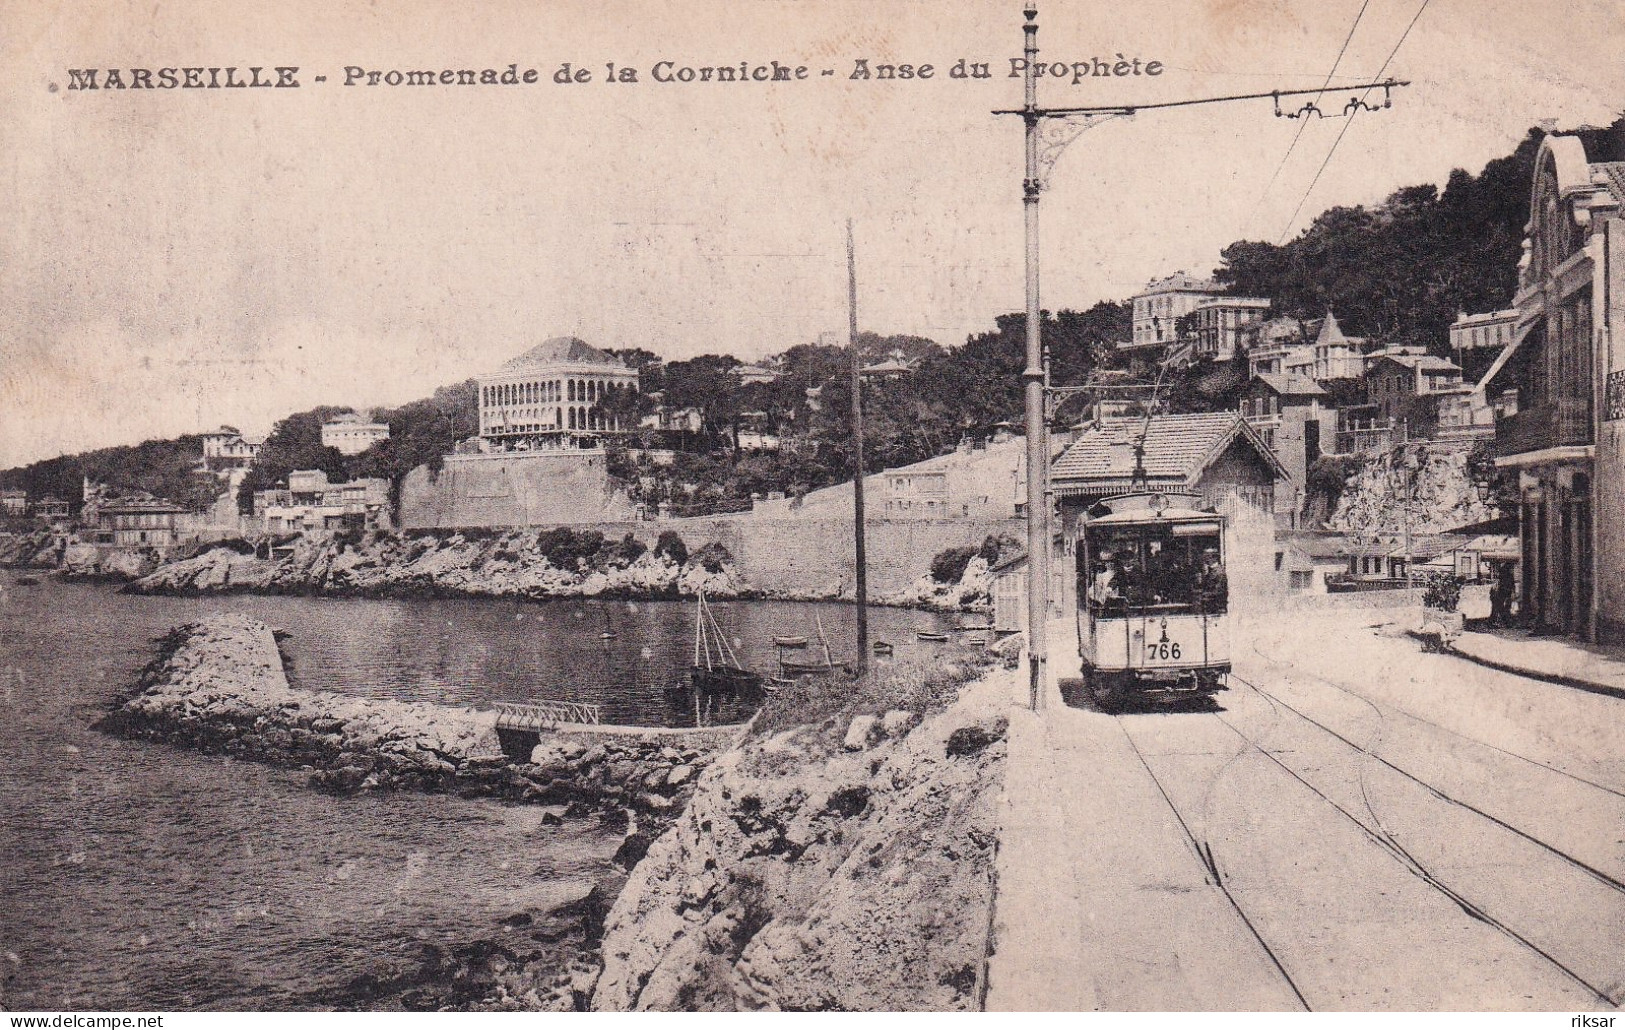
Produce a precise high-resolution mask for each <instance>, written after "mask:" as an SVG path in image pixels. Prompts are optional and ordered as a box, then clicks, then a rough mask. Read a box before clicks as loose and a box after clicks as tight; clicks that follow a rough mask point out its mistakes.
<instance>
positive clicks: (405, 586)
mask: <svg viewBox="0 0 1625 1030" xmlns="http://www.w3.org/2000/svg"><path fill="white" fill-rule="evenodd" d="M542 541H543V531H540V530H533V529H525V530H513V531H510V532H506V533H499V534H481V535H470V536H464V535H462V534H452V535H449V536H437V535H430V534H418V535H409V536H403V535H396V534H392V533H374V534H369V535H368V536H366V537H364V538H362V539H361V540H351V539H345V538H344V537H342V536H333V537H321V536H309V537H306V536H301V537H298V538H295V540H294V541H293V543H292V546H291V548H289V549H288V551H287V552H286V553H282V554H280V555H279V556H277V557H274V558H261V557H256V556H255V555H254V554H243V553H240V549H239V548H234V547H226V546H221V547H214V548H212V549H210V550H207V551H204V552H203V553H201V554H198V555H196V556H194V557H191V558H187V559H184V560H182V561H177V562H172V563H170V564H167V565H163V566H161V567H158V568H156V569H155V570H152V571H151V574H150V575H146V576H144V577H143V578H141V579H140V580H138V581H136V582H135V583H132V584H131V585H130V586H129V588H128V589H129V590H130V591H131V592H133V593H144V594H200V593H277V594H330V595H337V596H343V597H417V596H468V597H531V598H549V597H637V598H661V597H691V596H694V595H695V594H697V593H699V592H700V591H701V590H703V591H705V593H706V594H707V595H708V596H710V597H715V598H731V597H739V596H742V595H744V594H746V593H748V591H747V589H746V588H745V586H744V585H743V584H741V583H740V582H739V581H738V579H737V578H736V577H735V575H734V574H733V572H732V571H731V570H730V567H729V565H728V562H727V560H726V558H725V556H718V555H716V554H713V553H709V552H708V551H706V550H703V549H702V550H700V551H698V552H696V553H695V554H694V555H693V556H691V557H690V558H689V559H688V560H687V561H686V562H685V563H683V564H677V563H675V562H673V561H672V560H671V559H670V558H669V557H667V556H663V555H656V554H655V553H654V552H652V551H644V552H643V553H641V554H639V555H637V557H635V558H630V557H626V556H624V555H622V556H616V555H615V554H613V553H611V551H605V552H604V553H603V555H602V556H601V557H595V558H594V559H592V560H584V561H578V560H562V559H560V560H558V563H557V564H555V559H552V558H550V557H549V556H548V555H547V554H546V553H545V551H544V546H543V542H542Z"/></svg>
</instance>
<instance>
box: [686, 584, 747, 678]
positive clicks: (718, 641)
mask: <svg viewBox="0 0 1625 1030" xmlns="http://www.w3.org/2000/svg"><path fill="white" fill-rule="evenodd" d="M688 681H689V683H691V684H693V687H694V689H695V691H697V692H699V693H702V694H740V693H750V692H754V691H759V690H761V689H762V675H761V673H757V672H751V671H750V670H749V669H747V668H745V667H744V666H742V665H740V664H739V658H738V656H737V655H735V654H734V649H733V646H732V645H731V644H729V643H728V638H727V637H726V636H724V635H723V632H722V627H721V626H718V625H717V618H716V616H715V615H712V614H711V606H710V605H708V604H706V603H705V594H704V593H703V592H702V593H701V594H700V597H699V610H698V611H697V612H696V613H695V617H694V664H693V665H691V666H690V667H689V670H688Z"/></svg>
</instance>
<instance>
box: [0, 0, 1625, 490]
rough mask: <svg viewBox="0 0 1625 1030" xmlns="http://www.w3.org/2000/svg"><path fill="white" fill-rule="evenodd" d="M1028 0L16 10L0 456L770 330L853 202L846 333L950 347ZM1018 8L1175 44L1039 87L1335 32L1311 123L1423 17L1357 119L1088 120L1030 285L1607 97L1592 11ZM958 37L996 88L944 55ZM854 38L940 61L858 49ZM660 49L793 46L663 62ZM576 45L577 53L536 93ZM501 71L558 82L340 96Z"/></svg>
mask: <svg viewBox="0 0 1625 1030" xmlns="http://www.w3.org/2000/svg"><path fill="white" fill-rule="evenodd" d="M1022 6H1023V5H1022V4H1021V3H1019V2H1009V0H996V2H994V0H985V2H984V0H964V2H951V3H950V2H947V0H932V2H921V0H861V2H839V0H817V2H814V0H731V2H718V0H684V2H681V3H679V2H676V0H594V2H590V3H586V2H574V0H542V2H537V0H513V2H508V0H476V2H472V3H459V4H452V3H430V2H427V0H374V2H372V3H368V4H361V3H335V2H332V0H277V2H274V3H264V2H259V0H239V2H235V3H233V4H230V5H221V4H214V3H208V2H203V0H166V2H164V3H153V2H151V0H143V2H140V3H135V2H130V3H122V2H109V0H90V2H86V3H81V4H72V5H55V4H45V3H40V2H38V0H0V24H4V25H6V27H7V31H6V32H5V33H4V34H0V205H4V207H0V467H8V466H13V465H16V464H20V463H24V462H27V461H32V460H37V459H40V458H44V457H50V456H53V455H55V454H58V453H71V452H74V451H78V450H83V449H86V448H91V447H98V446H107V445H111V444H119V443H135V442H139V441H140V440H142V439H146V438H152V437H164V436H173V435H176V434H179V433H183V432H198V431H203V430H206V429H210V428H213V427H215V426H218V425H220V424H222V423H227V424H231V425H234V426H237V427H239V428H242V429H244V430H247V431H249V432H264V431H265V430H267V429H269V428H270V426H271V424H272V423H273V422H274V421H275V420H276V419H277V418H279V417H281V416H283V415H285V414H288V413H290V412H293V411H298V410H303V409H306V408H309V407H312V406H314V405H317V404H343V405H351V406H355V407H357V408H360V409H366V408H368V407H372V406H388V405H394V404H399V403H403V402H405V401H408V400H412V399H415V398H418V397H422V396H425V395H427V394H428V393H430V392H431V391H432V390H433V389H434V388H435V387H436V386H440V385H444V384H447V383H452V382H457V381H460V380H463V379H466V378H469V377H470V376H473V375H475V374H478V373H480V372H482V371H487V370H490V369H492V368H495V367H496V366H497V365H499V364H501V363H502V362H503V361H505V360H507V359H508V358H509V357H512V356H513V355H515V354H518V353H520V352H522V351H524V350H526V349H528V348H529V347H531V346H533V345H534V344H535V343H538V342H540V341H541V340H543V339H546V338H547V337H551V336H557V335H575V336H580V337H581V338H583V339H585V340H586V341H588V342H589V343H592V344H594V345H597V346H600V347H644V348H647V349H649V350H652V351H655V352H657V353H659V354H662V355H664V356H666V357H668V358H683V357H689V356H693V355H695V354H700V353H706V352H724V353H732V354H736V355H738V356H739V357H741V358H744V359H752V358H758V357H761V356H763V355H766V354H771V353H776V352H779V351H782V350H784V349H785V348H787V347H790V346H793V345H795V344H797V343H806V342H813V341H816V340H817V339H818V338H819V335H820V333H823V332H828V331H837V332H841V333H844V329H845V326H846V264H845V237H844V233H845V224H846V220H847V219H848V218H850V219H852V220H853V222H854V225H855V235H856V240H857V254H858V278H859V297H858V304H859V312H860V314H859V318H860V322H861V324H862V326H863V327H864V328H866V329H874V330H876V331H879V332H882V333H913V334H918V335H923V336H928V337H931V338H933V339H935V340H937V341H938V342H939V343H942V344H944V345H952V344H955V343H959V342H962V341H963V340H964V339H965V337H966V336H967V335H968V334H971V333H975V332H980V331H983V330H986V329H989V328H991V327H992V324H993V319H994V317H995V316H996V315H998V314H1000V313H1003V312H1008V311H1018V310H1020V309H1021V308H1022V306H1023V303H1024V301H1023V298H1024V292H1023V278H1022V276H1023V253H1024V251H1023V238H1022V211H1021V208H1022V205H1021V200H1020V197H1021V179H1022V127H1021V122H1020V119H1019V118H1012V117H996V116H994V115H993V114H992V113H991V112H992V111H993V110H994V109H996V108H1011V107H1017V106H1019V105H1020V103H1021V89H1022V83H1021V79H1020V78H1019V77H1014V78H1012V77H1010V74H1009V73H1010V59H1011V58H1012V57H1018V56H1019V55H1020V50H1021V44H1022V31H1021V22H1022V15H1021V10H1020V8H1021V7H1022ZM1038 7H1039V17H1038V23H1039V26H1040V28H1039V46H1040V49H1041V54H1040V59H1041V60H1045V61H1061V62H1063V63H1066V64H1068V65H1070V64H1071V63H1073V62H1079V61H1089V60H1091V59H1093V58H1101V59H1103V60H1104V61H1105V62H1108V63H1111V64H1116V63H1117V60H1118V59H1119V57H1121V58H1123V59H1124V60H1126V61H1128V62H1133V61H1134V60H1136V59H1138V60H1139V61H1140V62H1141V66H1142V68H1143V67H1144V66H1145V64H1146V62H1150V61H1158V62H1160V63H1161V65H1162V74H1160V75H1158V76H1155V77H1152V76H1146V75H1143V74H1142V75H1139V76H1134V75H1128V76H1123V77H1116V76H1106V77H1095V76H1090V77H1085V78H1083V79H1081V80H1080V81H1077V82H1073V81H1072V77H1071V75H1070V74H1069V75H1067V76H1066V77H1064V78H1053V77H1046V78H1045V79H1044V80H1043V81H1042V83H1041V85H1040V92H1039V100H1040V103H1041V104H1044V105H1048V106H1067V105H1077V106H1082V105H1093V104H1143V103H1154V102H1158V101H1165V100H1173V99H1179V98H1189V97H1205V96H1219V95H1229V94H1236V93H1253V92H1263V91H1268V90H1271V89H1302V88H1318V87H1320V86H1321V85H1322V83H1323V82H1325V81H1326V79H1327V76H1328V73H1330V72H1331V71H1332V68H1333V65H1334V61H1335V62H1336V66H1337V75H1336V76H1335V77H1334V78H1333V79H1332V83H1333V87H1334V88H1332V89H1331V90H1329V91H1328V92H1327V94H1326V98H1325V100H1323V101H1322V103H1321V105H1320V106H1321V107H1322V108H1323V109H1326V110H1329V111H1333V112H1335V111H1340V110H1341V109H1342V107H1343V105H1344V104H1345V103H1346V102H1347V100H1348V99H1349V96H1350V94H1349V93H1348V91H1346V90H1344V91H1338V90H1337V89H1336V88H1335V86H1336V85H1337V84H1339V83H1342V84H1349V83H1355V82H1360V81H1365V80H1366V79H1367V78H1369V77H1371V76H1373V75H1375V74H1376V73H1377V72H1378V70H1379V69H1381V68H1382V67H1383V65H1384V62H1385V60H1387V59H1388V57H1389V54H1390V53H1391V52H1393V51H1394V47H1395V45H1396V44H1397V43H1399V41H1400V39H1401V36H1402V34H1404V33H1405V32H1406V26H1407V25H1408V24H1410V23H1411V21H1412V19H1413V17H1415V16H1416V14H1417V11H1418V10H1419V9H1421V12H1422V13H1421V15H1420V17H1419V18H1417V19H1416V21H1415V24H1414V27H1413V28H1412V29H1411V30H1410V31H1409V33H1408V35H1405V36H1404V42H1403V45H1402V46H1400V48H1399V50H1398V51H1397V53H1394V55H1393V57H1392V61H1391V63H1389V64H1388V66H1387V71H1386V73H1385V74H1387V75H1392V76H1395V77H1397V78H1400V79H1405V80H1409V81H1410V82H1411V85H1410V86H1408V87H1406V88H1402V89H1396V90H1395V91H1394V92H1393V106H1392V107H1391V108H1388V109H1385V110H1382V111H1380V112H1376V113H1362V114H1360V115H1359V116H1357V117H1355V118H1354V119H1352V120H1344V119H1338V118H1327V119H1314V118H1310V119H1306V120H1303V121H1300V120H1295V119H1289V118H1284V117H1276V116H1275V113H1274V108H1273V105H1272V103H1271V101H1269V100H1268V99H1265V100H1255V101H1247V102H1240V103H1229V104H1221V105H1213V106H1200V107H1189V108H1180V109H1174V110H1166V111H1148V112H1142V113H1140V114H1138V115H1136V116H1135V117H1133V118H1129V119H1115V120H1111V121H1106V122H1102V123H1099V124H1097V125H1095V126H1094V127H1092V128H1090V129H1088V130H1087V131H1085V132H1083V133H1082V134H1081V135H1079V136H1078V137H1077V138H1076V139H1075V140H1074V141H1073V142H1072V143H1071V144H1070V146H1068V147H1067V148H1066V149H1065V150H1064V151H1063V152H1062V153H1061V155H1060V156H1059V158H1058V160H1057V161H1056V163H1055V165H1054V167H1053V169H1052V170H1051V173H1050V175H1049V177H1048V180H1047V189H1046V190H1045V192H1044V194H1043V199H1042V202H1041V204H1040V220H1041V230H1040V239H1041V255H1042V270H1043V271H1042V290H1043V303H1044V306H1045V307H1046V308H1049V309H1052V310H1054V309H1061V308H1068V307H1070V308H1079V309H1081V308H1085V307H1088V306H1089V305H1091V304H1093V303H1095V302H1096V301H1099V300H1119V299H1126V298H1127V297H1129V296H1131V295H1132V294H1133V293H1135V292H1136V291H1137V290H1138V289H1139V288H1141V287H1142V286H1143V285H1144V283H1145V282H1146V281H1147V280H1148V279H1150V278H1153V277H1156V276H1161V275H1166V274H1169V273H1171V272H1174V271H1176V270H1181V269H1183V270H1188V271H1192V272H1197V273H1203V274H1205V273H1207V272H1209V271H1211V270H1212V269H1213V268H1214V267H1215V266H1216V265H1217V264H1218V260H1219V251H1220V250H1221V249H1222V248H1223V247H1224V246H1226V245H1227V244H1229V243H1230V242H1232V241H1234V240H1237V239H1263V240H1269V241H1272V242H1276V241H1280V240H1282V239H1284V238H1287V237H1288V236H1289V235H1292V234H1296V233H1297V232H1299V231H1301V229H1302V228H1303V227H1304V226H1305V225H1306V224H1307V223H1308V222H1309V221H1310V220H1311V219H1313V217H1314V216H1315V215H1316V214H1318V213H1320V212H1321V211H1324V210H1325V209H1326V208H1328V207H1331V206H1334V205H1339V204H1372V203H1376V202H1380V201H1381V200H1382V198H1383V197H1385V196H1387V195H1388V194H1389V193H1390V192H1392V191H1393V190H1394V189H1396V188H1398V187H1400V186H1403V185H1410V184H1414V183H1426V182H1432V183H1436V184H1439V185H1441V186H1442V185H1443V183H1444V182H1445V180H1446V178H1447V176H1448V175H1449V173H1450V171H1451V169H1453V168H1457V167H1462V168H1467V169H1469V170H1471V171H1473V172H1475V173H1476V172H1477V171H1478V170H1480V169H1481V168H1482V166H1483V165H1484V163H1485V162H1486V161H1488V160H1491V159H1493V158H1495V157H1499V156H1502V155H1504V154H1506V153H1508V152H1510V150H1511V149H1512V148H1513V147H1514V146H1515V145H1516V144H1517V142H1518V141H1519V140H1520V139H1521V138H1522V137H1523V136H1524V134H1525V133H1526V132H1527V131H1528V129H1529V128H1530V127H1531V126H1533V125H1535V124H1537V123H1540V122H1542V121H1543V120H1551V121H1553V122H1555V123H1556V124H1557V125H1558V126H1559V127H1562V128H1572V127H1577V126H1579V125H1582V124H1587V123H1593V124H1607V123H1608V122H1609V121H1611V120H1612V119H1613V117H1614V116H1615V114H1616V113H1617V112H1618V111H1619V110H1621V109H1622V108H1625V62H1621V61H1619V60H1618V54H1619V53H1621V52H1622V49H1625V48H1622V46H1621V44H1622V43H1625V18H1621V16H1620V9H1619V6H1618V4H1617V3H1615V2H1610V0H1595V2H1588V0H1574V2H1564V3H1550V4H1534V3H1529V2H1528V0H1427V2H1426V4H1425V6H1424V5H1423V2H1422V0H1188V2H1180V3H1172V2H1169V3H1158V2H1144V3H1135V4H1107V3H1105V2H1103V0H1042V2H1040V3H1039V4H1038ZM1362 8H1363V10H1362ZM1357 15H1358V16H1359V17H1358V21H1356V17H1357ZM1351 27H1353V30H1354V31H1353V34H1352V35H1350V29H1351ZM1345 40H1347V47H1346V50H1344V52H1343V53H1342V56H1341V58H1340V59H1339V52H1340V50H1343V49H1344V43H1345ZM961 58H963V59H965V60H966V61H968V62H977V61H980V62H986V63H987V64H988V65H989V66H990V68H989V70H990V72H991V77H990V78H987V79H955V78H952V77H950V76H949V74H948V73H949V71H950V70H951V69H952V67H953V65H954V64H955V63H956V62H957V61H958V60H959V59H961ZM860 59H862V60H865V61H867V62H868V64H869V67H870V68H871V69H874V68H875V67H876V66H877V65H879V64H882V63H891V64H904V63H907V64H913V65H915V66H919V65H921V64H927V63H929V64H931V65H932V66H933V69H934V72H933V75H932V77H931V78H929V79H920V78H914V79H911V80H907V81H903V80H891V81H878V80H876V79H869V80H862V79H856V80H854V79H853V78H852V77H851V76H852V73H853V71H854V69H855V67H856V62H857V61H858V60H860ZM661 61H668V62H672V63H671V65H670V67H671V68H673V69H675V68H682V67H691V68H702V67H707V66H713V67H714V66H717V65H737V64H738V63H739V62H740V61H745V62H747V65H748V66H751V67H754V66H757V65H766V64H768V63H769V62H771V61H778V62H779V63H780V64H781V65H786V66H790V67H792V68H794V67H798V66H806V67H807V68H808V69H809V72H808V77H807V78H806V79H803V80H801V81H792V82H780V83H759V82H749V83H738V82H727V83H725V82H698V81H695V82H689V83H683V82H667V83H660V82H656V81H653V79H652V76H651V72H652V69H653V67H654V66H655V65H656V64H657V62H661ZM564 62H570V65H571V71H572V72H576V71H579V70H581V69H586V70H588V71H589V72H590V73H591V75H592V78H591V81H588V82H571V83H568V84H563V85H561V84H557V83H555V82H554V81H553V78H554V75H555V73H556V72H558V70H559V68H560V66H561V65H562V64H563V63H564ZM606 62H614V63H615V65H616V67H617V68H627V67H630V68H633V69H635V70H636V72H637V75H638V81H637V82H635V83H628V82H610V81H605V79H606V76H605V67H604V66H605V64H606ZM510 63H512V64H516V65H517V67H518V70H519V71H520V72H521V73H523V72H524V71H525V70H527V69H532V68H534V69H535V70H536V71H537V78H538V80H539V81H538V82H537V83H535V84H533V85H524V84H520V85H517V86H501V85H497V86H455V85H445V86H442V85H434V86H411V85H400V86H389V85H382V84H381V85H378V86H366V85H352V86H346V85H344V79H345V78H346V69H347V68H359V69H367V70H377V71H380V72H385V73H387V72H388V71H390V70H400V71H403V72H404V71H409V70H417V69H427V70H432V71H439V70H441V69H453V70H456V69H463V68H473V69H483V68H487V67H490V68H495V69H497V70H499V71H500V70H504V69H506V68H507V66H508V65H509V64H510ZM233 65H235V66H237V67H239V68H240V69H241V71H240V73H239V74H241V75H244V76H246V75H247V74H248V73H247V70H246V69H247V68H248V67H249V66H254V65H258V66H262V67H264V68H266V69H270V68H271V67H273V66H277V65H285V66H298V68H299V72H298V73H297V76H296V77H297V79H298V80H299V81H300V86H299V87H298V88H297V89H276V88H270V89H216V90H209V89H197V90H191V89H173V90H162V89H155V90H150V91H147V90H138V89H137V90H123V91H119V90H107V89H101V90H96V91H89V90H83V89H78V90H75V89H69V88H68V86H69V85H70V78H69V75H68V69H70V68H78V69H83V68H100V69H107V68H111V67H118V68H121V69H125V70H126V78H128V69H131V68H150V69H154V70H155V76H154V77H155V79H156V69H160V68H164V67H187V66H205V67H207V66H213V67H222V68H223V67H226V66H233ZM826 70H827V71H830V72H831V73H832V74H829V75H825V74H823V72H824V71H826ZM222 74H223V73H222ZM266 74H267V76H268V75H269V74H270V73H269V72H267V73H266ZM318 75H322V76H325V77H326V82H323V83H318V82H316V81H315V77H316V76H318ZM1380 98H1381V93H1380V91H1379V92H1377V93H1374V94H1372V95H1371V96H1370V98H1369V99H1371V100H1380ZM1282 103H1283V107H1284V106H1286V105H1287V101H1283V102H1282ZM1300 130H1301V134H1300ZM1340 135H1341V136H1342V138H1341V141H1340V142H1337V143H1336V147H1335V150H1334V149H1333V146H1334V141H1336V140H1337V139H1338V137H1339V136H1340ZM1295 137H1296V142H1295V143H1294V138H1295ZM1328 155H1330V159H1329V160H1328ZM1322 165H1324V170H1323V171H1320V173H1319V176H1318V180H1317V178H1316V176H1317V171H1318V170H1320V169H1321V167H1322ZM1311 182H1313V183H1314V185H1313V189H1312V190H1311V189H1310V185H1311ZM1300 206H1301V210H1299V213H1298V215H1297V217H1296V218H1295V219H1294V218H1293V212H1294V210H1297V209H1300Z"/></svg>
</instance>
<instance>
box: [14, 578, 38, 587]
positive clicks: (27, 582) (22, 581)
mask: <svg viewBox="0 0 1625 1030" xmlns="http://www.w3.org/2000/svg"><path fill="white" fill-rule="evenodd" d="M17 585H18V586H20V587H37V586H39V577H38V576H18V577H17Z"/></svg>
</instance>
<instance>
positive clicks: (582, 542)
mask: <svg viewBox="0 0 1625 1030" xmlns="http://www.w3.org/2000/svg"><path fill="white" fill-rule="evenodd" d="M603 547H604V534H602V533H600V532H598V531H597V530H596V529H570V528H568V527H565V526H560V527H559V528H558V529H549V530H547V531H546V532H544V533H542V534H541V535H540V536H539V537H537V538H536V549H537V550H538V551H540V552H541V553H542V557H544V558H546V559H547V563H548V564H549V565H551V566H553V567H554V568H555V569H563V570H565V571H568V572H575V571H577V570H579V569H580V568H581V566H582V565H583V563H585V562H589V561H591V560H592V559H593V558H595V557H597V555H598V552H599V551H601V550H603Z"/></svg>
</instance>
